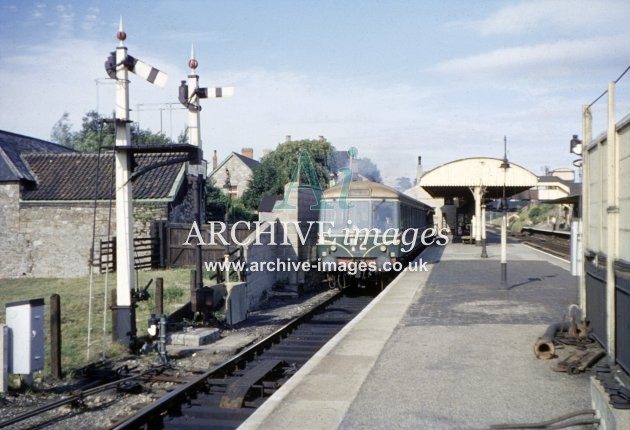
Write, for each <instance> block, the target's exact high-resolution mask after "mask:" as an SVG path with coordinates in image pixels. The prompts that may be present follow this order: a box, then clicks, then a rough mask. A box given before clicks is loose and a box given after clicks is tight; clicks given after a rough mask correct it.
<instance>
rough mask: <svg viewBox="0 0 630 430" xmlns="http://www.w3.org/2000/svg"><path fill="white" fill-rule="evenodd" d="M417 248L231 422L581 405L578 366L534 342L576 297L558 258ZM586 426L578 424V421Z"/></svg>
mask: <svg viewBox="0 0 630 430" xmlns="http://www.w3.org/2000/svg"><path fill="white" fill-rule="evenodd" d="M480 254H481V248H480V247H479V246H474V245H464V244H453V243H451V244H449V245H447V246H444V247H441V246H433V247H430V248H428V249H426V250H425V251H424V252H423V253H422V254H421V255H420V256H419V259H422V260H423V261H426V262H428V264H427V268H428V271H405V272H402V273H401V274H400V275H398V276H397V278H396V279H395V280H394V281H393V282H392V283H391V284H390V285H389V286H388V287H387V289H386V290H385V291H384V292H383V293H382V294H381V295H379V296H378V297H377V298H376V299H375V300H374V301H373V302H372V303H370V305H369V306H368V307H367V308H366V309H364V310H363V311H362V313H361V314H360V315H359V316H358V317H357V318H355V320H353V321H352V322H351V323H350V324H349V325H348V326H346V327H345V328H344V329H343V330H342V331H341V332H340V333H339V334H338V335H337V336H335V337H334V338H333V339H332V340H331V341H330V342H329V343H327V344H326V345H325V346H324V347H323V348H322V349H321V350H320V351H319V352H318V353H317V354H316V355H315V356H314V357H313V358H312V359H311V360H310V361H309V362H307V363H306V364H305V365H304V366H303V367H302V368H301V369H300V370H299V371H298V372H297V373H296V375H295V376H294V377H293V378H291V379H290V380H289V381H288V382H287V383H286V384H285V385H284V386H283V387H281V388H280V389H279V390H278V391H277V392H276V393H275V394H274V395H273V396H272V397H270V398H269V399H268V400H267V401H266V402H265V403H264V404H263V405H262V406H261V407H260V408H259V409H258V410H257V411H256V412H255V413H254V414H253V415H252V416H251V417H250V418H249V419H248V420H247V421H246V422H245V423H244V424H243V425H242V426H241V427H240V428H241V429H278V428H300V429H335V428H340V429H357V428H375V429H380V428H388V429H389V428H400V429H403V428H409V429H411V428H413V429H488V428H489V427H490V426H491V425H493V424H504V423H531V422H539V421H544V420H548V419H551V418H554V417H557V416H560V415H563V414H566V413H571V412H575V411H578V410H581V409H589V408H590V407H591V400H590V394H589V377H588V375H586V374H581V375H573V376H572V375H568V374H567V373H556V372H554V371H553V370H552V369H551V368H550V364H549V361H545V360H538V359H536V357H535V356H534V354H533V345H534V342H535V341H536V340H537V339H538V337H539V336H541V335H542V334H543V332H544V331H545V329H546V328H547V326H548V325H549V324H551V323H554V322H558V321H561V320H562V319H563V317H564V316H565V315H567V314H568V306H569V305H570V304H572V303H576V302H577V301H578V293H577V291H578V289H577V288H578V287H577V278H574V277H572V276H571V275H570V273H569V271H568V263H567V262H566V261H564V260H561V259H558V258H557V257H554V256H551V255H548V254H544V253H541V252H540V251H537V250H534V249H532V248H529V247H527V246H525V245H522V244H519V243H509V244H508V265H507V268H508V286H507V288H502V287H501V285H500V263H499V259H498V256H499V245H498V243H490V244H489V245H488V255H489V258H487V259H482V258H480ZM583 428H589V427H583Z"/></svg>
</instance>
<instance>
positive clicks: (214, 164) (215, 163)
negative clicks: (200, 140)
mask: <svg viewBox="0 0 630 430" xmlns="http://www.w3.org/2000/svg"><path fill="white" fill-rule="evenodd" d="M218 165H219V159H218V158H217V150H216V149H215V150H214V155H213V156H212V170H217V166H218Z"/></svg>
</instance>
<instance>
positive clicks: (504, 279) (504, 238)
mask: <svg viewBox="0 0 630 430" xmlns="http://www.w3.org/2000/svg"><path fill="white" fill-rule="evenodd" d="M500 167H501V169H503V200H502V205H503V216H502V218H501V286H502V287H503V288H506V289H507V224H508V219H507V214H508V211H507V209H508V208H507V199H506V195H505V186H506V180H507V179H506V177H507V169H509V168H510V163H509V162H508V159H507V138H506V137H505V136H503V163H501V166H500Z"/></svg>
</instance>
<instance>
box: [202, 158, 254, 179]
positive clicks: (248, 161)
mask: <svg viewBox="0 0 630 430" xmlns="http://www.w3.org/2000/svg"><path fill="white" fill-rule="evenodd" d="M234 157H236V158H237V159H238V160H240V161H241V162H242V163H243V164H245V165H246V166H247V167H248V168H249V169H250V170H254V169H255V168H256V167H258V166H259V165H260V161H256V160H254V159H253V158H249V157H246V156H244V155H241V154H238V153H236V152H231V153H230V155H228V156H227V157H225V159H224V160H223V161H221V163H219V165H218V166H217V168H216V169H214V170H213V171H212V172H211V173H210V177H212V176H214V175H215V173H216V172H218V171H219V170H221V168H222V167H223V166H224V165H225V164H226V163H227V162H228V161H230V159H232V158H234Z"/></svg>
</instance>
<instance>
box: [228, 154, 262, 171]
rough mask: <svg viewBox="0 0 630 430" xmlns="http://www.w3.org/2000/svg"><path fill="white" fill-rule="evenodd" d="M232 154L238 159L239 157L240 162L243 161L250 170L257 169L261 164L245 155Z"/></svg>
mask: <svg viewBox="0 0 630 430" xmlns="http://www.w3.org/2000/svg"><path fill="white" fill-rule="evenodd" d="M232 154H234V155H235V156H236V157H238V159H239V160H241V161H242V162H243V163H245V165H246V166H247V167H249V168H250V169H252V170H253V169H255V168H256V167H258V165H259V164H260V161H256V160H254V159H253V158H249V157H246V156H244V155H241V154H237V153H236V152H232Z"/></svg>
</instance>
